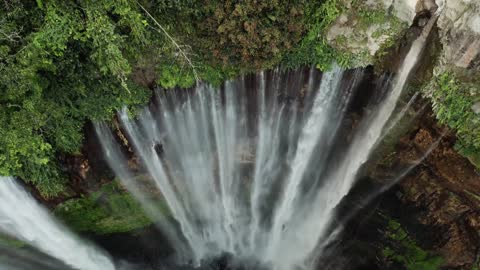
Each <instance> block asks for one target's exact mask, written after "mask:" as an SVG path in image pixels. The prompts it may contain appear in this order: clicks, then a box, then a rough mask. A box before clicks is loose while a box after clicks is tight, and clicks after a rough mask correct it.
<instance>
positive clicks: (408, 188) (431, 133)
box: [397, 115, 480, 269]
mask: <svg viewBox="0 0 480 270" xmlns="http://www.w3.org/2000/svg"><path fill="white" fill-rule="evenodd" d="M442 133H443V132H442V131H441V129H439V127H438V126H437V124H436V123H435V121H434V120H433V119H432V118H431V116H428V115H426V116H424V117H423V119H422V121H421V122H420V124H419V127H418V128H417V129H416V130H415V131H413V132H412V133H410V134H408V135H406V136H404V137H403V138H402V139H401V140H400V143H399V145H397V149H398V150H397V151H399V159H400V160H401V162H402V163H406V164H412V163H414V162H415V160H417V159H418V156H419V155H422V153H425V151H427V149H428V148H429V147H430V146H431V145H432V144H434V143H435V142H436V141H437V140H438V139H439V138H440V136H442V135H441V134H442ZM454 143H455V138H454V137H453V135H450V134H447V135H445V136H444V137H443V138H442V139H441V140H440V142H439V144H438V147H437V148H435V149H434V150H433V151H432V152H431V154H430V155H429V156H428V157H427V158H426V159H425V160H424V161H423V162H422V164H421V165H419V166H418V167H417V169H416V170H414V171H413V172H412V173H410V174H408V176H407V177H405V179H404V180H402V181H401V182H400V184H399V188H400V190H401V192H397V196H398V197H399V198H400V200H401V201H402V204H404V205H403V206H401V207H402V208H408V207H412V206H413V207H414V208H415V209H416V210H415V212H416V213H415V215H412V216H408V217H402V218H404V219H406V220H410V222H411V223H418V224H421V225H422V226H425V227H427V228H429V230H430V231H431V233H432V236H431V237H429V239H430V240H431V241H433V245H432V247H431V249H432V251H433V252H435V253H437V254H440V255H441V256H442V257H443V258H444V259H445V267H447V268H448V269H470V268H471V267H473V265H474V264H475V263H476V261H477V251H478V250H479V249H480V237H479V236H480V215H479V213H480V194H479V191H480V175H478V174H477V173H476V171H475V167H474V166H473V165H472V164H471V163H470V162H469V161H468V160H467V159H466V158H464V157H462V156H461V155H460V154H458V153H457V152H456V151H455V150H454V148H453V146H454ZM400 149H401V150H400ZM397 164H398V163H397Z"/></svg>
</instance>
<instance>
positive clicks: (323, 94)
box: [95, 18, 435, 270]
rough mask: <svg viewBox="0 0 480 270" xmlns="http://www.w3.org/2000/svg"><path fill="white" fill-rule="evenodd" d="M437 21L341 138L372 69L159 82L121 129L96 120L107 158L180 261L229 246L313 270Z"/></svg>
mask: <svg viewBox="0 0 480 270" xmlns="http://www.w3.org/2000/svg"><path fill="white" fill-rule="evenodd" d="M434 20H435V18H433V19H431V20H430V22H429V24H428V25H427V26H426V27H425V29H424V32H423V33H422V35H421V36H420V37H419V38H418V39H417V40H416V41H415V42H414V43H413V44H412V47H411V49H410V52H409V53H408V55H407V56H406V58H405V60H404V63H403V65H402V67H401V69H400V70H399V73H398V75H397V77H396V78H395V80H394V82H393V84H392V87H391V89H390V90H389V91H388V94H387V95H386V97H385V98H384V100H383V101H382V102H381V103H380V104H378V105H376V107H375V108H373V110H372V113H370V114H367V115H366V116H365V117H364V119H363V121H361V122H360V123H359V124H358V126H357V127H356V128H355V132H354V135H353V137H351V138H349V139H345V138H344V139H343V141H341V139H340V138H339V137H341V136H340V134H341V123H342V120H343V118H344V116H345V113H346V111H347V110H348V107H349V104H350V99H351V96H352V92H353V89H355V87H356V86H357V84H358V83H359V81H360V79H361V78H362V76H363V74H362V72H360V71H357V72H354V73H351V74H346V72H344V71H342V70H341V69H340V68H338V67H334V68H333V69H332V70H331V71H329V72H326V73H323V74H321V75H320V73H319V72H318V71H316V70H315V69H314V68H312V69H310V70H309V71H303V70H297V71H291V72H290V73H287V74H286V75H285V73H282V72H280V71H278V70H274V71H269V72H260V73H258V74H256V75H255V76H246V77H242V78H240V79H238V80H235V81H228V82H226V83H225V84H224V85H223V87H221V88H219V89H214V88H212V87H209V86H206V85H203V84H199V85H198V86H197V87H196V88H195V89H191V90H168V91H167V90H157V91H156V99H155V100H154V102H152V104H151V106H149V107H146V108H145V109H144V110H143V111H142V112H141V114H140V115H139V117H138V118H137V119H132V118H131V117H130V115H129V112H128V110H127V109H124V110H122V111H121V112H119V115H118V120H119V122H120V125H121V129H119V130H117V132H116V133H115V134H114V133H113V132H112V131H111V129H110V128H109V127H108V126H107V125H106V124H104V123H96V124H95V127H96V132H97V135H98V137H99V139H100V142H101V144H102V147H103V150H104V153H105V157H106V159H107V161H108V163H109V164H110V166H111V168H112V169H113V171H114V172H115V173H116V175H117V176H118V178H119V179H120V180H121V181H122V182H123V184H124V186H125V187H126V188H127V189H129V190H130V191H131V193H132V194H133V195H134V196H135V197H136V198H137V199H138V200H139V201H140V202H141V203H142V205H143V206H144V208H145V209H146V212H147V213H148V214H149V215H150V216H151V217H152V218H153V219H154V220H155V221H156V222H157V224H158V226H159V228H161V229H162V230H163V231H164V233H165V234H166V236H167V238H168V239H169V240H170V241H171V245H172V246H173V248H174V249H176V251H177V255H179V257H180V259H182V260H186V261H189V262H193V264H194V265H201V264H202V263H203V262H205V261H209V260H211V259H215V258H219V257H222V256H225V254H227V256H228V257H231V258H233V259H232V260H234V261H236V262H237V263H239V264H242V265H245V264H246V263H247V262H248V265H249V269H250V268H255V267H259V268H264V267H265V268H267V269H279V270H291V269H310V268H311V267H313V266H314V264H315V263H316V262H315V258H317V256H318V255H319V254H321V253H322V250H323V247H324V246H325V245H326V244H328V242H329V241H330V240H331V239H334V238H335V236H336V233H337V232H338V229H335V228H333V227H334V226H333V225H334V224H333V220H334V219H335V211H336V208H337V206H338V205H339V204H340V203H341V201H342V199H343V198H344V197H345V196H346V195H347V193H348V192H349V191H350V189H351V188H352V186H353V185H354V183H355V180H356V177H357V174H358V172H359V170H360V169H361V167H362V165H363V164H364V163H365V162H366V161H367V160H368V158H369V156H370V154H371V153H372V151H373V150H374V149H375V147H376V146H377V144H378V143H379V142H380V140H381V138H383V137H382V136H383V135H384V132H385V130H386V129H389V125H388V124H387V123H388V120H389V119H390V118H391V117H392V114H393V112H394V110H395V107H396V104H397V101H398V100H399V98H400V96H401V94H402V91H403V89H404V87H405V84H406V82H407V79H408V77H409V75H410V73H411V71H412V70H413V68H414V66H415V63H416V60H417V59H418V57H419V55H420V53H421V51H422V50H423V47H424V44H425V42H426V37H427V36H428V33H429V32H430V30H431V28H432V25H433V23H434ZM118 133H123V135H125V137H126V139H127V140H128V148H129V149H130V150H131V151H132V152H133V153H130V155H134V156H135V160H136V161H137V162H138V163H139V164H138V165H140V166H135V167H136V168H137V169H136V171H135V172H134V171H132V170H131V169H130V168H131V166H130V165H131V164H130V163H129V157H127V156H125V153H126V151H125V149H122V146H120V145H119V144H118V143H117V141H118V140H119V137H118ZM123 135H122V140H123V143H124V144H126V141H125V140H124V139H125V137H123ZM339 143H344V144H345V146H342V147H343V148H342V147H340V148H341V149H335V146H338V145H339ZM130 150H129V151H130ZM130 158H131V156H130ZM138 168H140V169H138ZM139 174H142V175H141V176H142V177H141V179H142V180H141V181H140V180H138V176H139ZM145 182H148V184H146V183H145ZM141 185H146V186H143V187H141ZM146 187H149V188H146ZM151 187H154V188H155V189H156V190H152V188H151ZM157 190H158V191H160V193H161V197H162V198H161V200H163V201H164V202H165V203H166V205H167V206H168V209H169V213H166V212H165V210H163V209H162V208H158V207H157V205H158V203H156V202H155V200H158V199H159V198H158V197H157V198H155V194H156V193H157V192H156V191H157ZM184 262H185V261H184Z"/></svg>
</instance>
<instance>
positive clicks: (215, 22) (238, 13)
mask: <svg viewBox="0 0 480 270" xmlns="http://www.w3.org/2000/svg"><path fill="white" fill-rule="evenodd" d="M306 3H307V1H305V0H296V1H285V0H267V1H256V0H246V1H233V0H227V1H211V3H210V4H209V6H208V7H207V8H206V9H205V13H204V16H203V18H202V23H199V24H198V27H199V29H197V31H198V32H199V33H202V36H205V37H207V38H203V37H202V36H199V41H200V43H199V44H198V45H201V46H199V49H201V50H202V52H205V53H209V54H211V55H213V57H214V58H215V59H219V60H220V61H221V62H222V63H225V64H232V65H240V66H245V67H247V68H252V67H253V68H266V67H272V66H273V65H274V64H275V63H278V61H279V60H280V59H281V56H282V54H283V53H284V52H285V51H287V50H289V49H291V48H292V47H293V46H294V45H295V44H296V43H297V42H299V41H300V39H301V37H302V34H303V33H304V22H305V21H304V20H305V16H304V9H305V5H306Z"/></svg>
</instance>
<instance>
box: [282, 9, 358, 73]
mask: <svg viewBox="0 0 480 270" xmlns="http://www.w3.org/2000/svg"><path fill="white" fill-rule="evenodd" d="M342 8H343V6H342V5H341V3H340V1H338V0H325V1H323V2H322V3H321V4H318V3H315V2H311V3H309V4H308V5H307V6H306V11H305V16H306V18H307V20H306V22H307V24H306V28H307V33H306V35H305V36H304V37H303V39H302V40H301V42H300V44H299V45H298V46H296V47H295V49H294V50H293V51H292V52H290V53H288V54H287V55H286V56H285V57H284V59H283V62H282V63H283V65H284V66H286V67H288V68H291V67H296V66H299V65H311V64H314V65H316V66H317V68H319V69H320V70H328V69H329V68H330V66H331V64H332V63H333V62H337V63H338V64H339V65H340V66H342V67H347V66H349V65H350V62H351V59H352V56H351V55H350V54H348V53H341V52H339V51H337V50H335V49H334V48H333V47H331V46H330V45H329V44H328V43H327V41H326V38H325V34H326V33H325V31H326V29H327V28H328V26H330V25H331V23H332V22H334V21H335V19H336V18H337V17H338V16H339V15H340V14H341V13H342Z"/></svg>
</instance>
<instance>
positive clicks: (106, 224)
mask: <svg viewBox="0 0 480 270" xmlns="http://www.w3.org/2000/svg"><path fill="white" fill-rule="evenodd" d="M159 204H162V203H159ZM162 209H166V207H165V206H164V205H162ZM165 211H166V210H165ZM54 213H55V215H56V216H57V217H59V218H60V219H61V220H63V221H64V222H65V223H66V224H68V225H69V226H70V227H71V228H73V229H74V230H76V231H79V232H92V233H96V234H109V233H117V232H127V231H131V230H134V229H137V228H142V227H145V226H148V225H150V224H151V223H152V221H151V220H150V219H149V218H148V217H147V216H146V215H145V213H144V211H143V210H142V208H141V206H140V204H139V203H138V202H137V201H136V200H135V199H134V198H133V197H132V196H131V195H130V194H129V193H127V192H125V191H123V190H122V189H121V187H120V186H119V185H118V184H117V183H116V182H112V183H109V184H106V185H104V186H103V187H102V188H101V189H100V190H99V191H97V192H94V193H92V194H90V195H88V196H85V197H82V198H78V199H70V200H68V201H66V202H64V203H62V204H60V205H58V206H57V207H56V208H55V210H54Z"/></svg>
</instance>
